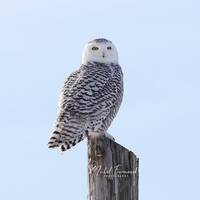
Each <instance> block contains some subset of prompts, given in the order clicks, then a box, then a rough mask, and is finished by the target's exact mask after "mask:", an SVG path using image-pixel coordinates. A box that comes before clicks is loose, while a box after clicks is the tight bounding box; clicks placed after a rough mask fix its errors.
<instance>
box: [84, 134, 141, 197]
mask: <svg viewBox="0 0 200 200" xmlns="http://www.w3.org/2000/svg"><path fill="white" fill-rule="evenodd" d="M138 167H139V161H138V158H137V157H136V155H135V154H134V153H133V152H131V151H129V150H128V149H126V148H124V147H123V146H121V145H119V144H117V143H116V142H114V141H112V140H110V139H108V138H106V137H104V136H101V137H96V138H94V137H88V181H89V194H88V200H138V177H139V171H138V169H139V168H138Z"/></svg>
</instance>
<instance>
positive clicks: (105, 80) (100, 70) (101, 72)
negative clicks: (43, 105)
mask: <svg viewBox="0 0 200 200" xmlns="http://www.w3.org/2000/svg"><path fill="white" fill-rule="evenodd" d="M122 96H123V75H122V71H121V67H120V66H119V65H117V64H103V63H97V62H93V63H88V64H87V65H82V66H81V67H80V69H79V70H77V71H76V72H74V73H72V74H71V75H70V76H69V78H68V79H67V80H66V82H65V84H64V88H63V90H62V92H61V96H60V107H59V113H58V117H57V120H56V124H55V130H54V132H53V135H52V137H51V138H50V141H49V143H48V146H49V148H54V147H60V148H61V150H62V151H65V150H66V149H69V148H71V147H72V146H74V145H76V144H77V143H78V142H80V141H81V140H83V139H84V138H85V137H86V136H87V134H88V133H93V132H97V133H102V134H104V133H105V132H106V131H107V129H108V127H109V126H110V124H111V122H112V120H113V119H114V117H115V116H116V114H117V111H118V109H119V107H120V104H121V101H122Z"/></svg>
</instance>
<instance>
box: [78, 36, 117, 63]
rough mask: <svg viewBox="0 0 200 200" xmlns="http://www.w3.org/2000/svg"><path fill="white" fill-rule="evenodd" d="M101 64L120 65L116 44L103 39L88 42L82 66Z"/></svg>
mask: <svg viewBox="0 0 200 200" xmlns="http://www.w3.org/2000/svg"><path fill="white" fill-rule="evenodd" d="M88 62H99V63H105V64H110V63H114V64H118V53H117V49H116V47H115V46H114V44H113V43H112V42H111V41H109V40H107V39H103V38H99V39H95V40H92V41H90V42H88V43H87V44H86V46H85V48H84V50H83V56H82V64H85V65H86V64H87V63H88Z"/></svg>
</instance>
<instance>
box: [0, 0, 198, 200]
mask: <svg viewBox="0 0 200 200" xmlns="http://www.w3.org/2000/svg"><path fill="white" fill-rule="evenodd" d="M199 10H200V3H199V1H198V0H187V1H186V0H165V1H159V0H140V1H133V0H123V1H118V0H115V1H114V0H110V1H107V0H101V1H94V0H84V1H81V0H79V1H78V0H57V1H53V0H29V1H25V0H21V1H20V0H16V1H12V0H4V1H3V0H1V1H0V91H1V98H0V123H1V125H0V137H1V139H0V159H1V162H0V199H3V200H13V199H15V200H27V199H28V200H35V199H37V200H42V199H48V200H55V199H75V200H76V199H78V200H85V199H86V198H87V148H86V141H84V142H82V143H80V144H79V145H77V146H76V147H74V148H72V149H71V150H69V151H67V152H66V153H64V154H63V155H61V154H60V153H59V152H58V151H56V150H49V149H48V148H47V142H48V139H49V137H50V134H51V131H52V127H53V122H54V120H55V117H56V113H57V102H58V96H59V93H60V90H61V88H62V86H63V82H64V80H65V79H66V77H67V76H69V74H70V73H71V72H73V71H74V70H76V69H77V68H79V66H80V64H81V54H82V50H83V47H84V45H85V43H86V42H88V41H90V40H92V39H94V38H98V37H105V38H107V39H110V40H112V41H113V42H114V43H115V45H116V46H117V48H118V51H119V59H120V64H121V66H122V68H123V72H124V84H125V94H124V99H123V104H122V106H121V109H120V112H119V113H118V116H117V118H116V119H115V121H114V123H113V124H112V126H111V127H110V129H109V132H110V133H112V135H113V136H114V137H115V138H116V141H117V142H118V143H120V144H121V145H123V146H125V147H126V148H128V149H130V150H132V151H133V152H134V153H135V154H136V155H137V156H138V157H139V158H140V189H139V190H140V200H161V199H162V200H169V199H170V200H177V199H182V200H188V199H200V194H199V184H200V183H199V180H200V172H199V170H200V159H199V157H200V156H199V153H200V147H199V146H200V136H199V133H200V12H199Z"/></svg>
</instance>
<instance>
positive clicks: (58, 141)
mask: <svg viewBox="0 0 200 200" xmlns="http://www.w3.org/2000/svg"><path fill="white" fill-rule="evenodd" d="M61 136H62V137H61ZM85 137H86V134H80V135H78V136H76V137H67V136H66V137H63V134H62V133H60V132H58V131H54V132H53V135H52V137H51V138H50V140H49V143H48V147H49V148H55V147H60V150H61V151H66V150H67V149H70V148H71V147H73V146H75V145H76V144H77V143H79V142H80V141H82V140H83V139H84V138H85Z"/></svg>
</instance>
